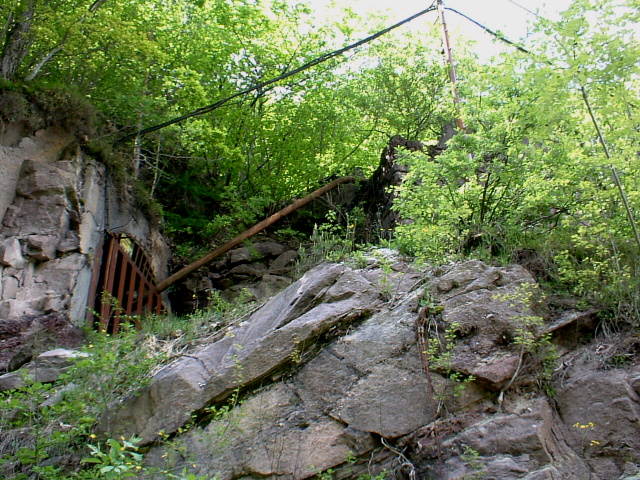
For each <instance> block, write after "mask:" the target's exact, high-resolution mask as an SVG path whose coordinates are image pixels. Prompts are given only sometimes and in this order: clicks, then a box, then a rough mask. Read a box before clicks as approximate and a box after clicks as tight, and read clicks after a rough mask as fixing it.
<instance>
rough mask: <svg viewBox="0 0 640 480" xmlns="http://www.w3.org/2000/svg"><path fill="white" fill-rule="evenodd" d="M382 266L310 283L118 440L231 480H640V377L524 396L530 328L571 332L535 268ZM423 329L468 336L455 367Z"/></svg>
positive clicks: (255, 321)
mask: <svg viewBox="0 0 640 480" xmlns="http://www.w3.org/2000/svg"><path fill="white" fill-rule="evenodd" d="M364 260H366V261H365V262H364V263H362V265H361V268H360V269H357V270H356V269H353V268H351V267H349V266H346V265H335V264H324V265H321V266H319V267H317V268H315V269H313V270H311V271H309V272H308V273H307V274H306V275H305V276H304V277H303V278H302V279H301V280H300V281H298V282H296V283H294V284H293V285H291V286H290V287H288V288H287V289H285V290H284V291H283V292H281V293H280V294H279V295H277V296H276V297H274V298H272V299H271V300H270V301H269V302H267V303H266V304H265V305H264V306H263V307H262V308H261V309H260V310H258V311H256V312H255V313H253V314H252V315H251V317H250V318H248V319H247V320H246V322H244V323H242V324H240V325H236V326H234V327H233V328H232V329H231V330H230V331H229V333H227V335H226V336H224V337H222V338H218V339H217V340H216V341H215V342H214V343H212V344H210V345H207V346H204V347H201V348H200V349H198V350H196V351H195V352H193V353H192V354H190V355H185V356H184V357H183V358H181V359H179V360H177V361H176V362H174V363H173V364H172V365H169V366H167V367H166V368H164V369H163V370H162V371H160V372H159V373H158V374H157V375H156V376H155V377H154V379H153V380H152V383H151V385H150V386H148V387H146V388H144V389H142V390H141V391H140V392H139V393H138V394H137V395H136V396H133V397H131V398H129V399H127V400H126V401H125V402H123V403H122V404H120V405H119V406H118V409H117V411H116V413H115V416H114V418H112V419H106V418H105V421H104V424H103V429H105V430H109V435H112V436H113V435H121V434H124V435H132V434H138V435H141V437H142V439H143V443H146V444H150V445H149V451H148V454H147V456H146V461H147V464H148V465H149V466H150V467H154V468H159V469H161V470H167V471H170V472H181V471H182V470H183V469H184V468H186V469H187V471H189V472H192V473H194V474H198V475H204V476H208V477H213V476H217V478H220V479H221V480H236V479H242V480H249V479H256V478H272V479H276V478H288V479H291V480H296V479H305V478H311V477H313V476H314V475H316V474H317V473H318V472H321V471H326V470H328V469H331V470H332V471H334V474H335V478H357V477H358V475H361V474H365V473H367V474H371V475H376V474H378V473H380V472H382V471H383V470H385V471H386V472H387V473H386V478H387V479H389V480H391V479H394V480H395V479H397V480H400V479H406V478H416V479H418V478H446V479H448V480H453V479H460V480H462V479H468V478H491V479H496V480H512V479H523V480H538V479H540V480H542V479H549V480H551V479H566V480H570V479H575V478H580V479H586V480H619V479H622V478H624V479H627V480H630V479H632V478H634V475H635V474H636V470H634V467H635V463H637V461H638V459H636V454H635V451H637V450H638V449H639V448H638V446H640V443H639V442H640V432H638V431H637V428H635V427H636V426H637V422H638V417H637V411H638V390H640V371H637V370H634V371H631V372H626V373H625V372H623V371H615V372H602V371H600V370H598V369H592V370H590V371H589V372H587V371H586V370H575V369H574V370H572V371H570V372H566V376H565V377H563V379H562V380H560V381H559V384H556V385H549V390H548V391H552V390H553V388H556V391H557V396H556V400H553V399H549V398H548V397H547V396H546V395H545V391H544V390H543V389H539V388H537V387H536V385H535V382H529V383H527V382H520V381H519V379H520V376H522V375H523V373H522V372H523V371H524V368H523V369H521V370H520V371H518V364H519V363H520V360H521V359H522V355H523V354H522V352H523V349H522V348H521V345H520V344H518V343H517V341H516V335H517V334H518V333H519V332H521V329H522V328H523V326H524V324H523V322H525V323H526V324H527V325H529V323H528V322H529V320H531V324H530V325H529V326H530V327H531V334H532V335H538V334H544V333H545V332H549V331H556V330H557V328H556V327H557V325H558V322H557V321H556V322H553V320H557V319H550V320H551V321H547V317H548V316H549V313H548V310H547V309H546V307H545V305H544V302H543V300H542V297H541V295H540V292H539V290H538V289H537V287H536V286H535V283H534V282H533V280H532V278H531V276H530V275H529V274H528V273H527V272H526V271H525V270H524V269H522V268H520V267H517V266H510V267H507V268H495V267H491V266H488V265H486V264H484V263H482V262H478V261H471V262H466V263H463V264H460V265H452V266H450V267H447V269H439V270H438V271H436V272H433V273H430V272H421V271H415V270H413V269H412V267H411V266H410V265H407V264H406V263H403V262H402V260H401V259H400V258H398V256H397V255H396V254H393V252H390V251H382V252H379V254H378V255H374V256H370V257H367V258H365V259H364ZM425 312H427V313H425ZM425 315H426V316H427V317H428V319H427V320H428V322H427V325H426V327H425V326H424V323H421V319H424V318H425ZM561 323H562V324H563V325H564V324H565V323H566V320H562V322H561ZM421 326H422V327H424V328H425V329H426V331H427V332H426V333H427V335H435V333H434V331H433V330H432V331H429V328H432V329H436V327H437V329H436V330H437V331H438V332H441V333H442V332H445V331H446V330H447V328H448V327H451V326H454V327H455V330H456V332H455V335H453V337H452V340H450V341H448V342H447V343H448V346H447V347H446V348H447V349H450V351H449V353H450V354H449V355H448V356H447V358H448V360H449V362H448V365H447V368H443V366H442V365H440V366H437V365H431V364H430V362H431V361H433V360H434V359H433V358H429V354H427V355H426V356H425V352H424V351H421V350H422V347H421V346H420V345H421V342H420V336H421V334H420V333H419V328H421ZM534 338H535V337H534ZM529 364H530V365H532V362H529ZM567 364H569V362H568V363H567ZM608 373H610V375H609V378H607V379H604V376H606V375H607V374H608ZM455 374H459V375H462V376H463V378H467V381H465V382H462V383H461V382H459V381H456V378H458V380H459V377H456V375H455ZM467 375H473V376H474V380H473V381H469V378H470V377H466V376H467ZM452 377H453V378H452ZM594 384H599V386H597V387H596V386H594ZM505 391H506V393H505ZM572 391H575V392H578V393H579V395H580V396H579V398H577V399H575V400H574V397H573V395H572V393H571V392H572ZM593 402H596V403H593ZM607 404H608V405H610V406H611V407H614V408H613V409H612V410H611V411H609V410H607V408H605V405H607ZM594 408H595V409H596V410H597V412H598V413H595V412H594ZM110 420H111V421H112V423H108V422H109V421H110ZM589 422H592V423H593V425H594V426H593V427H592V426H591V425H590V424H589ZM625 422H626V423H625ZM575 425H578V426H577V427H576V426H575ZM581 425H587V427H588V428H580V426H581ZM585 432H586V435H585ZM167 437H168V438H170V441H169V442H167V443H166V444H163V442H162V439H163V438H167ZM594 441H595V442H600V443H593V442H594ZM616 452H626V456H624V457H616V456H615V454H616Z"/></svg>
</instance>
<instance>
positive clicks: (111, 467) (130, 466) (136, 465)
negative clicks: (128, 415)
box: [79, 437, 142, 480]
mask: <svg viewBox="0 0 640 480" xmlns="http://www.w3.org/2000/svg"><path fill="white" fill-rule="evenodd" d="M139 441H140V439H138V438H135V437H132V438H131V439H129V440H125V439H124V438H123V439H122V443H120V442H119V441H117V440H115V439H113V438H110V439H109V440H107V441H106V442H105V445H101V444H98V445H92V444H89V445H87V447H88V448H89V451H90V453H91V456H90V457H85V458H83V459H82V462H83V463H92V464H95V469H96V470H97V472H96V471H90V472H83V474H80V475H79V478H82V479H87V480H88V479H93V478H104V479H105V480H118V479H120V478H130V477H135V476H137V474H138V472H139V471H140V470H142V465H141V464H142V455H141V454H139V453H137V451H138V447H137V444H138V442H139ZM96 473H97V474H98V475H97V476H96Z"/></svg>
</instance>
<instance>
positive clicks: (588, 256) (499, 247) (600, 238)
mask: <svg viewBox="0 0 640 480" xmlns="http://www.w3.org/2000/svg"><path fill="white" fill-rule="evenodd" d="M637 20H638V10H637V9H636V8H634V7H633V5H630V4H626V3H625V4H623V3H622V2H603V1H589V0H579V1H576V2H574V3H573V4H572V5H571V7H570V8H569V9H568V10H567V11H566V12H565V13H563V15H562V18H561V20H560V21H558V22H547V21H543V20H541V21H540V23H539V24H538V32H539V33H540V34H541V35H540V36H538V37H536V40H535V44H534V45H533V46H532V47H531V50H532V51H533V52H534V53H533V54H532V55H522V54H521V53H520V52H515V53H513V54H509V55H504V56H503V57H502V59H501V60H500V63H499V64H495V65H488V66H475V67H473V68H470V65H469V64H463V66H462V68H460V75H461V78H462V79H463V81H462V82H461V84H460V93H461V95H462V97H463V98H464V99H465V101H464V104H463V111H462V115H463V117H464V119H465V122H466V123H467V124H468V126H469V131H468V133H466V134H460V135H457V136H455V137H454V138H453V139H452V140H451V141H450V142H449V144H448V149H447V150H446V151H445V152H444V153H443V154H442V155H440V156H438V157H436V158H435V159H433V160H432V159H430V158H427V157H426V156H423V155H419V154H414V155H411V156H410V157H409V158H408V161H409V163H410V165H411V173H410V176H409V178H408V179H407V181H406V182H405V184H404V186H403V187H402V189H401V190H400V192H399V193H400V198H399V201H398V202H397V204H396V206H397V209H398V211H399V213H400V215H401V217H402V218H404V219H410V220H411V221H410V222H409V221H407V222H404V224H403V225H401V226H399V227H398V228H397V231H396V237H397V243H398V245H399V246H400V247H401V248H402V249H403V250H404V251H407V252H408V253H411V254H415V255H419V256H422V257H425V258H427V259H430V260H434V261H436V260H437V261H438V262H441V261H442V260H443V259H457V258H459V257H461V256H466V255H471V256H475V257H479V258H483V259H495V261H499V262H500V261H512V260H513V259H514V258H515V255H514V253H515V252H516V251H517V250H520V249H523V248H526V249H531V250H532V251H535V252H536V253H537V255H538V256H539V257H540V258H541V259H543V262H544V263H545V264H546V265H548V266H549V268H547V269H546V271H545V272H543V273H544V275H545V278H543V279H544V280H547V281H551V282H554V283H555V287H556V288H564V289H566V290H568V291H571V292H573V293H575V294H578V295H580V296H582V297H583V298H584V299H585V301H587V302H589V303H592V304H598V305H600V306H602V307H603V308H604V309H605V310H608V311H612V312H614V315H615V316H617V318H618V319H619V320H622V321H627V322H630V323H632V324H634V325H638V322H639V319H640V315H639V314H640V309H639V308H638V306H639V304H640V301H639V299H638V295H637V292H638V291H640V290H639V289H638V278H639V275H638V274H639V273H640V256H639V255H638V249H637V245H636V244H635V241H634V233H633V229H632V223H631V221H630V219H629V217H628V215H627V212H626V210H625V208H624V205H623V202H622V201H621V198H620V192H619V190H618V188H617V187H616V185H615V183H614V181H613V179H612V169H611V168H610V167H614V168H615V169H616V170H617V171H618V172H620V178H621V179H622V183H623V188H624V190H625V191H626V193H627V197H628V199H629V203H630V204H631V213H632V214H635V213H636V212H637V210H638V199H640V195H639V193H638V192H640V184H639V183H638V178H640V176H639V175H638V174H639V173H640V172H638V168H639V165H640V164H639V163H638V156H637V152H638V150H639V147H640V145H639V144H638V136H637V135H636V134H635V133H633V132H635V131H637V128H638V125H640V111H639V109H638V103H637V102H636V101H635V99H634V98H632V95H631V93H630V92H637V91H638V88H640V84H639V83H638V82H639V81H638V79H639V78H640V76H639V75H638V74H639V73H640V66H639V64H638V62H637V61H636V60H635V59H637V58H638V55H639V54H640V43H639V42H638V38H637V36H636V35H635V34H633V26H634V24H636V22H637ZM528 48H529V47H528ZM584 92H586V93H587V94H588V98H589V102H590V105H591V108H592V110H593V112H594V114H595V116H596V117H597V119H598V121H599V123H600V124H601V125H602V132H603V135H604V137H605V140H606V143H607V144H609V145H610V148H609V150H610V152H611V155H610V157H611V158H610V159H607V158H606V156H605V154H604V152H603V149H602V148H603V147H602V144H601V142H600V140H599V138H598V135H597V132H596V130H595V128H594V123H593V121H592V119H591V118H590V115H589V113H588V110H587V105H586V103H585V96H584ZM608 164H609V165H608Z"/></svg>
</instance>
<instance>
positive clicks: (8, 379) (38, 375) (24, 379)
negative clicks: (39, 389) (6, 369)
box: [0, 348, 87, 392]
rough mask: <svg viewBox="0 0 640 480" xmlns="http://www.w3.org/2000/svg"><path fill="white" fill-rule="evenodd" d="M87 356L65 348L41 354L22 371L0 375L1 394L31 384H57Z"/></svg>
mask: <svg viewBox="0 0 640 480" xmlns="http://www.w3.org/2000/svg"><path fill="white" fill-rule="evenodd" d="M86 356H87V354H86V353H82V352H78V351H75V350H68V349H64V348H56V349H54V350H49V351H47V352H44V353H41V354H40V355H38V356H37V357H36V358H35V359H34V360H33V361H32V362H29V363H27V364H26V365H25V366H24V367H22V368H21V369H19V370H16V371H15V372H10V373H6V374H4V375H0V392H3V391H6V390H12V389H14V388H21V387H24V386H25V385H27V384H28V383H30V382H39V383H52V382H55V381H56V380H58V379H59V378H60V376H61V375H62V374H63V373H64V371H65V370H66V369H67V368H68V367H70V366H71V365H72V364H73V363H74V362H75V361H76V360H78V359H79V358H82V357H86Z"/></svg>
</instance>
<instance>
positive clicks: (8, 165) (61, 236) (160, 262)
mask: <svg viewBox="0 0 640 480" xmlns="http://www.w3.org/2000/svg"><path fill="white" fill-rule="evenodd" d="M8 129H9V130H12V129H11V126H9V127H8ZM19 130H20V129H18V130H15V129H13V130H12V131H16V132H17V131H19ZM23 133H24V132H23ZM72 142H73V136H71V135H68V134H65V133H64V132H61V131H59V130H56V129H53V128H51V129H47V130H41V131H37V132H36V133H35V134H34V135H33V136H31V137H26V138H23V139H15V138H13V136H11V138H9V137H7V138H5V139H4V141H3V140H2V139H0V158H1V159H2V160H1V161H0V320H4V319H7V320H15V319H20V318H21V317H23V316H37V315H43V314H48V313H52V312H58V313H62V314H64V315H67V316H68V317H69V318H70V319H71V320H74V321H76V322H77V323H80V322H82V321H84V318H85V316H86V307H87V300H88V296H89V286H90V285H91V275H92V262H91V260H92V257H93V255H94V254H95V253H96V248H97V247H98V244H99V243H100V242H101V240H102V238H103V236H104V231H105V230H112V231H118V232H121V233H126V234H129V235H131V236H133V237H134V238H137V239H138V240H139V241H140V243H141V244H142V246H143V248H145V249H146V250H147V252H152V253H153V255H149V256H150V257H151V258H153V259H154V260H153V262H152V263H153V265H152V267H153V269H154V272H155V274H156V277H158V278H164V277H165V276H166V273H167V264H168V248H167V246H166V244H165V242H164V241H163V239H162V238H161V237H160V236H159V234H158V233H157V232H156V231H155V230H153V229H152V228H151V227H150V225H149V222H148V220H146V219H145V218H144V216H143V215H142V214H141V213H140V212H139V211H137V210H136V209H135V208H133V207H131V206H130V205H129V203H127V200H126V199H122V198H121V195H120V192H118V191H117V189H116V187H115V186H114V185H112V184H110V183H109V182H108V181H107V172H106V168H105V166H104V165H102V164H99V163H98V162H95V161H93V160H91V159H88V158H85V156H84V154H83V153H82V152H81V151H80V150H79V149H78V150H77V151H75V152H74V151H73V149H71V148H69V146H70V145H71V143H72Z"/></svg>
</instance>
